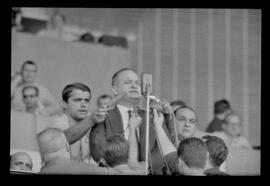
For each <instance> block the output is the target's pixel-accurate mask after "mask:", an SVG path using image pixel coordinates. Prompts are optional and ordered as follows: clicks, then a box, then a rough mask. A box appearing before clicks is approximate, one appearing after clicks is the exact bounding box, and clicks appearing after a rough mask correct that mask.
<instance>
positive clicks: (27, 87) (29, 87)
mask: <svg viewBox="0 0 270 186" xmlns="http://www.w3.org/2000/svg"><path fill="white" fill-rule="evenodd" d="M26 89H34V90H35V91H36V95H37V97H38V96H39V90H38V88H37V87H36V86H33V85H27V86H25V87H23V89H22V95H24V91H25V90H26Z"/></svg>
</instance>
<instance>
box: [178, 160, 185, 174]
mask: <svg viewBox="0 0 270 186" xmlns="http://www.w3.org/2000/svg"><path fill="white" fill-rule="evenodd" d="M177 168H178V172H180V173H183V170H184V162H183V161H182V160H181V159H180V158H178V166H177Z"/></svg>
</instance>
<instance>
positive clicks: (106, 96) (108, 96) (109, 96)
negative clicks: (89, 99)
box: [97, 94, 112, 105]
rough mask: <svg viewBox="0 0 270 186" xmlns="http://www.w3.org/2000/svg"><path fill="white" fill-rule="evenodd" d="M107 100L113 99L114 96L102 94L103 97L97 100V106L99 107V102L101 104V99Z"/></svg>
mask: <svg viewBox="0 0 270 186" xmlns="http://www.w3.org/2000/svg"><path fill="white" fill-rule="evenodd" d="M105 98H112V96H111V95H109V94H102V95H100V96H99V97H98V98H97V105H99V102H100V100H101V99H105Z"/></svg>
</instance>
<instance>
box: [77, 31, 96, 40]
mask: <svg viewBox="0 0 270 186" xmlns="http://www.w3.org/2000/svg"><path fill="white" fill-rule="evenodd" d="M80 41H82V42H86V43H94V42H95V38H94V36H93V35H92V34H91V33H89V32H87V33H85V34H83V35H81V37H80Z"/></svg>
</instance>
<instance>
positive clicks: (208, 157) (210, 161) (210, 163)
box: [204, 152, 212, 169]
mask: <svg viewBox="0 0 270 186" xmlns="http://www.w3.org/2000/svg"><path fill="white" fill-rule="evenodd" d="M211 165H212V159H211V157H210V154H209V152H207V155H206V162H205V166H204V169H209V168H211V167H212V166H211Z"/></svg>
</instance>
